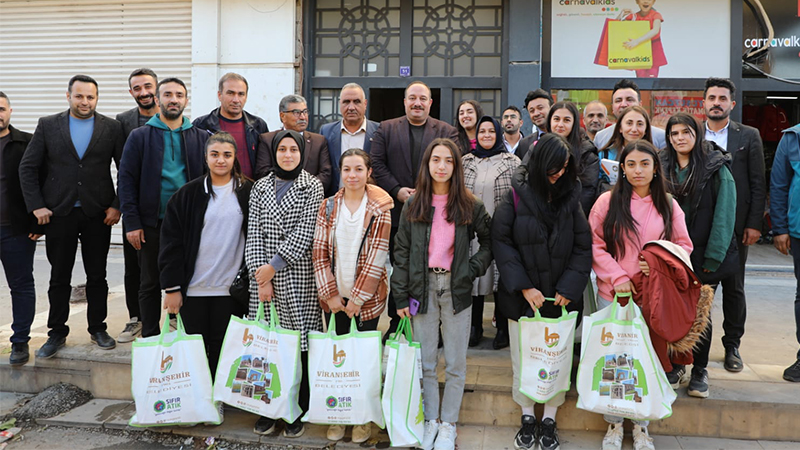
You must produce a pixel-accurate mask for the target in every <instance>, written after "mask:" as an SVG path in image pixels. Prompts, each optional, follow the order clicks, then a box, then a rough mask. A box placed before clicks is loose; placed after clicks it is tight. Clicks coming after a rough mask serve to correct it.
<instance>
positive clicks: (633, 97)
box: [594, 78, 667, 149]
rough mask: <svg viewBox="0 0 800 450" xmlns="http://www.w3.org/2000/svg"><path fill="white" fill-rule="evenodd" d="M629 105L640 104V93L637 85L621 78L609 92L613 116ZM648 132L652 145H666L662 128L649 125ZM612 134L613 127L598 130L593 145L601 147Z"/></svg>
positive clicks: (658, 146) (661, 146) (617, 116)
mask: <svg viewBox="0 0 800 450" xmlns="http://www.w3.org/2000/svg"><path fill="white" fill-rule="evenodd" d="M629 106H642V93H641V92H639V85H637V84H636V83H634V82H633V81H631V80H626V79H624V78H623V79H622V80H619V81H617V83H616V84H614V90H613V91H612V92H611V111H612V112H613V113H614V117H616V118H619V114H620V111H622V110H623V109H625V108H627V107H629ZM650 132H651V133H652V136H653V145H655V146H656V147H657V148H659V149H661V148H664V147H666V146H667V140H666V136H665V134H664V129H663V128H658V127H650ZM613 134H614V127H608V128H604V129H602V130H600V131H598V132H597V133H596V134H595V136H594V146H595V147H597V148H598V149H602V148H603V147H605V146H606V144H607V143H608V141H610V140H611V136H612V135H613Z"/></svg>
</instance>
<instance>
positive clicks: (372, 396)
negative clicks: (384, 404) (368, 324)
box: [303, 314, 384, 428]
mask: <svg viewBox="0 0 800 450" xmlns="http://www.w3.org/2000/svg"><path fill="white" fill-rule="evenodd" d="M308 384H309V388H310V394H311V395H310V399H309V404H308V412H307V413H306V415H305V416H303V422H311V423H317V424H339V425H364V424H367V423H369V422H374V423H375V424H376V425H378V426H379V427H380V428H383V427H384V425H383V412H382V411H381V332H380V331H364V332H360V331H358V330H357V329H356V319H355V317H353V319H352V320H351V321H350V333H348V334H344V335H342V336H337V335H336V324H335V323H334V316H333V314H332V315H331V320H330V324H329V325H328V332H327V333H320V332H311V333H309V334H308Z"/></svg>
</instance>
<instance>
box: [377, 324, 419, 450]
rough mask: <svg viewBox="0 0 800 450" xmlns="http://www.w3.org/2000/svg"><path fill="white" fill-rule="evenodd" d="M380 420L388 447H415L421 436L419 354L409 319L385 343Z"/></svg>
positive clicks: (398, 326) (417, 343)
mask: <svg viewBox="0 0 800 450" xmlns="http://www.w3.org/2000/svg"><path fill="white" fill-rule="evenodd" d="M386 354H387V356H388V358H387V364H386V380H385V382H384V385H383V397H382V398H381V406H382V407H383V418H384V419H385V420H386V431H388V432H389V440H390V441H391V444H392V447H416V446H419V445H420V443H421V441H422V435H423V434H424V433H425V415H424V414H423V409H422V350H421V348H420V344H419V342H414V341H413V333H412V329H411V319H409V318H408V317H404V318H402V319H400V323H399V324H398V325H397V332H396V333H395V334H392V335H391V336H390V337H389V339H388V340H387V341H386Z"/></svg>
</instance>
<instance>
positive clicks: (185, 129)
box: [119, 78, 208, 337]
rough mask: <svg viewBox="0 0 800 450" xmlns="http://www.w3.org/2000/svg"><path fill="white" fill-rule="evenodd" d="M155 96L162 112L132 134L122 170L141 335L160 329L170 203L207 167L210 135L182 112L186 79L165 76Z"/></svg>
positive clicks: (121, 187) (122, 197) (121, 192)
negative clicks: (162, 245) (164, 224)
mask: <svg viewBox="0 0 800 450" xmlns="http://www.w3.org/2000/svg"><path fill="white" fill-rule="evenodd" d="M156 98H157V99H158V106H159V110H160V113H157V114H155V115H154V116H153V117H152V118H151V119H150V120H148V121H147V123H146V124H145V125H144V126H142V127H140V128H137V129H135V130H133V131H132V132H131V134H130V136H128V140H127V142H125V151H124V153H123V155H122V163H121V164H120V170H119V196H120V200H121V202H122V213H123V219H122V220H123V225H124V227H125V230H126V233H125V237H126V239H127V240H128V242H130V244H131V245H132V246H133V248H134V249H136V251H137V256H138V259H139V268H140V269H141V283H140V285H139V311H140V313H141V317H140V318H141V320H142V336H143V337H148V336H155V335H157V334H158V333H159V321H160V320H161V288H160V286H161V285H160V282H159V270H158V250H159V248H158V247H159V235H160V233H161V221H162V220H163V219H164V212H165V211H166V208H167V202H168V201H169V198H170V197H171V196H172V194H174V193H175V191H177V190H178V189H179V188H180V187H181V186H183V185H184V184H186V183H187V182H189V181H191V180H193V179H195V178H197V177H199V176H201V175H203V173H204V172H205V166H206V165H205V145H206V141H207V140H208V132H207V131H205V130H201V129H199V128H196V127H193V126H192V124H191V122H189V119H188V118H186V117H184V116H183V110H184V108H186V104H187V103H188V95H187V92H186V85H185V84H184V82H183V81H181V80H180V79H178V78H167V79H164V80H161V81H160V82H159V83H158V85H157V86H156ZM167 292H168V293H169V292H171V290H169V289H168V290H167Z"/></svg>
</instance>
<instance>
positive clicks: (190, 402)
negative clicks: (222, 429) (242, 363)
mask: <svg viewBox="0 0 800 450" xmlns="http://www.w3.org/2000/svg"><path fill="white" fill-rule="evenodd" d="M177 317H178V319H177V322H178V329H177V330H175V331H173V332H170V331H169V320H164V325H163V327H162V328H161V334H159V335H158V336H151V337H148V338H139V339H136V341H135V342H134V343H133V346H132V351H131V360H132V361H131V393H132V394H133V400H134V402H135V403H136V414H134V415H133V417H132V418H131V420H130V422H129V425H131V426H134V427H142V426H164V425H179V424H196V423H209V424H214V425H218V424H219V423H220V421H221V420H220V419H221V418H220V416H219V411H218V410H217V405H216V404H215V403H214V401H213V400H212V393H211V371H210V370H209V368H208V359H207V358H206V348H205V345H204V344H203V337H202V336H201V335H199V334H186V331H185V330H184V328H183V321H182V320H181V315H180V314H178V315H177Z"/></svg>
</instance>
